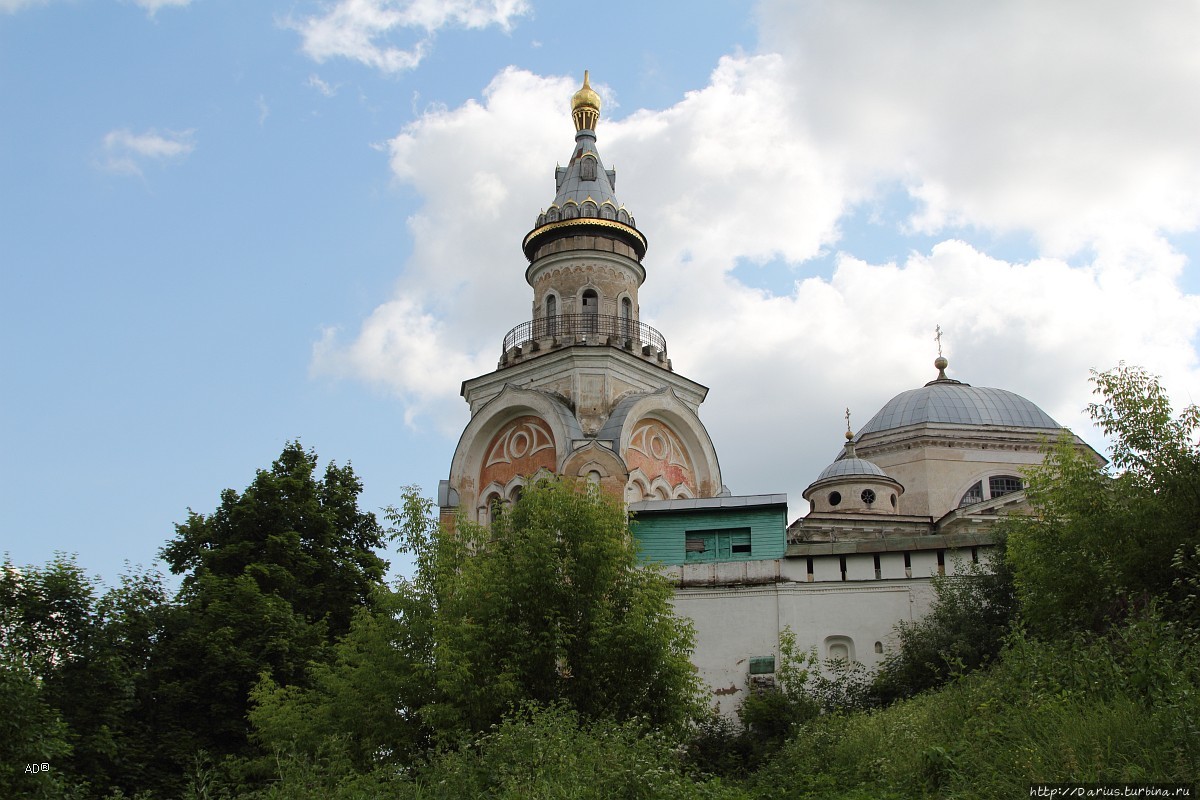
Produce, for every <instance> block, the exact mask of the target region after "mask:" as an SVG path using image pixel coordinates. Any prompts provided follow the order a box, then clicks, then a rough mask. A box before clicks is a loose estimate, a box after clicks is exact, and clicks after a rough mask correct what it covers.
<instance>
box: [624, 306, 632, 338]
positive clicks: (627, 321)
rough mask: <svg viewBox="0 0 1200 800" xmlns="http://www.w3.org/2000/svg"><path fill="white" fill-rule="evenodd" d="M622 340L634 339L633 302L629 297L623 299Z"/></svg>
mask: <svg viewBox="0 0 1200 800" xmlns="http://www.w3.org/2000/svg"><path fill="white" fill-rule="evenodd" d="M621 338H623V339H632V338H633V301H632V300H630V299H629V298H628V297H622V298H621Z"/></svg>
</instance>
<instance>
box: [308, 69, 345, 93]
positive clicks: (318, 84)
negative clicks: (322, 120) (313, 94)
mask: <svg viewBox="0 0 1200 800" xmlns="http://www.w3.org/2000/svg"><path fill="white" fill-rule="evenodd" d="M305 85H306V86H309V87H311V88H313V89H316V90H317V91H318V92H320V93H321V94H323V95H325V96H326V97H333V96H334V95H336V94H337V93H338V86H331V85H330V84H328V83H326V82H325V81H323V80H321V78H320V76H318V75H317V74H316V73H313V74H312V75H309V76H308V80H307V81H305Z"/></svg>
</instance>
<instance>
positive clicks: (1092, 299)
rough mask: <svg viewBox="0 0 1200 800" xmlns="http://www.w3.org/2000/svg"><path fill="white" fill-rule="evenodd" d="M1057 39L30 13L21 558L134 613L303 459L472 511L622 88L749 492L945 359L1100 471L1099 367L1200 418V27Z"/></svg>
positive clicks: (666, 244) (969, 26)
mask: <svg viewBox="0 0 1200 800" xmlns="http://www.w3.org/2000/svg"><path fill="white" fill-rule="evenodd" d="M1046 5H1049V4H1046ZM1053 5H1054V7H1053V8H1048V7H1046V8H1043V7H1042V4H1025V3H1007V2H1001V3H936V2H929V3H917V4H912V5H911V6H906V7H905V8H904V9H903V11H901V10H900V9H898V8H892V7H891V6H890V5H883V4H873V3H867V2H841V3H789V2H782V1H780V2H763V3H759V4H750V3H735V2H709V3H703V4H666V3H661V4H660V3H622V2H614V3H605V4H602V5H595V4H593V5H583V6H580V5H576V4H565V3H553V4H551V3H540V2H535V1H534V0H529V2H525V1H524V0H494V1H493V2H483V1H482V0H416V2H395V1H393V0H339V1H336V2H334V1H330V2H303V1H300V2H287V3H275V2H255V3H245V2H231V1H228V0H190V2H188V0H174V2H163V0H138V1H137V2H133V1H132V0H130V1H128V2H122V1H121V0H44V1H42V2H38V1H37V0H34V1H33V2H30V1H29V0H0V108H3V109H4V111H3V114H0V277H2V278H3V283H2V286H0V325H2V326H3V327H2V328H0V330H2V335H3V345H2V347H0V375H3V384H2V385H3V387H4V389H3V393H2V394H0V398H2V399H0V415H2V416H0V452H2V453H3V458H2V459H0V470H2V472H0V486H2V489H0V549H2V550H4V551H6V552H8V553H9V554H10V555H11V557H12V558H13V560H14V561H16V562H18V563H38V562H43V561H45V560H47V559H48V558H50V557H51V555H52V553H53V552H54V551H55V550H64V551H67V552H75V553H78V555H79V561H80V563H81V564H83V565H84V566H85V567H87V568H88V569H89V570H91V571H93V572H96V573H99V574H101V575H102V576H103V577H104V578H105V579H106V580H110V581H111V580H112V579H114V578H115V576H116V574H117V573H118V572H119V571H120V569H121V565H122V562H123V561H125V560H129V561H133V562H138V563H143V564H148V563H150V562H151V561H152V560H153V559H154V557H155V554H156V552H157V549H158V548H159V547H160V546H161V545H162V543H163V542H164V541H165V540H166V539H167V538H168V537H170V536H171V535H172V533H173V524H174V523H176V522H179V521H182V520H183V519H184V518H185V516H186V514H187V509H188V508H192V509H194V510H196V511H198V512H208V511H211V510H212V509H213V507H214V506H215V504H216V503H217V501H218V495H219V492H220V491H221V490H222V489H224V488H236V489H239V490H240V489H242V488H244V487H245V486H246V485H247V484H248V483H249V481H250V480H251V479H252V477H253V473H254V470H255V469H258V468H261V467H265V466H267V465H268V464H269V463H270V462H271V460H272V459H273V458H274V457H275V456H276V455H278V453H279V451H280V449H281V448H282V447H283V445H284V443H285V442H286V441H288V440H289V439H292V438H299V439H300V440H301V441H302V442H303V443H304V444H305V445H306V446H309V447H312V448H314V449H316V451H317V452H318V453H319V454H320V456H321V457H322V459H323V460H325V459H334V460H336V461H338V462H339V463H345V462H347V461H350V462H352V463H353V465H354V467H355V469H356V471H357V472H358V473H359V475H360V477H361V478H362V479H363V481H364V484H365V491H364V495H363V504H364V505H365V506H366V507H368V508H372V509H375V508H379V507H381V506H383V505H386V504H388V503H391V502H395V501H397V500H398V498H399V492H400V487H401V486H403V485H406V484H418V485H420V486H421V487H423V488H424V490H425V491H426V492H427V493H428V494H433V493H434V491H435V490H436V485H437V481H438V480H439V479H440V478H443V477H445V476H446V474H447V472H448V470H449V462H450V457H451V455H452V452H453V449H454V445H455V442H456V441H457V436H458V432H459V431H460V430H461V428H462V426H463V425H464V424H465V421H466V406H465V404H464V403H463V402H462V401H461V399H459V398H458V396H457V392H458V387H459V384H460V382H461V381H462V380H463V379H465V378H468V377H472V376H474V375H476V374H479V373H481V372H484V371H487V370H489V369H491V368H492V367H493V366H494V363H495V359H496V357H497V356H498V354H499V345H500V341H501V339H502V337H503V335H504V333H505V332H506V331H507V330H508V329H509V328H511V327H512V326H513V325H515V324H517V323H519V322H521V321H523V320H525V319H526V318H528V316H529V302H530V297H531V295H530V290H529V289H528V287H527V286H526V285H525V283H524V280H523V271H524V266H525V263H524V258H523V256H522V255H521V252H520V246H519V245H520V240H521V238H522V236H523V235H524V233H525V232H526V231H527V230H528V229H529V228H530V227H531V225H532V223H533V220H534V218H535V217H536V215H537V213H538V210H539V209H540V208H541V207H543V206H545V205H546V204H547V203H548V202H549V201H550V199H551V198H552V197H553V181H552V177H551V176H552V172H553V168H554V165H555V163H557V162H559V161H562V160H564V159H565V158H566V157H567V156H568V155H569V153H570V148H571V143H572V138H571V137H572V128H571V123H570V120H569V117H568V115H567V111H566V106H567V102H568V99H569V97H570V94H571V93H572V92H573V91H574V88H575V87H576V86H577V85H578V83H579V80H580V78H581V76H582V72H583V70H584V69H585V68H586V69H590V70H591V74H592V76H593V83H594V84H595V85H597V87H598V88H599V89H600V91H601V94H602V97H603V98H604V103H605V107H604V117H603V119H602V121H601V123H600V126H599V130H598V133H599V147H600V151H601V153H602V154H603V156H604V157H605V161H606V164H607V165H609V166H614V165H615V166H616V168H617V170H618V174H619V176H620V178H619V181H618V195H619V196H620V198H621V200H622V202H624V203H625V204H626V205H627V206H628V207H629V208H631V209H632V210H633V211H634V213H635V215H636V216H637V218H638V224H639V226H640V227H641V228H642V229H643V230H644V231H645V232H646V234H647V236H648V238H649V241H650V251H649V254H648V256H647V260H646V266H647V271H648V275H649V277H648V279H647V283H646V285H645V286H644V287H643V289H642V293H641V304H642V316H643V318H644V319H645V320H646V321H648V322H650V323H651V324H653V325H655V327H657V328H659V329H660V330H662V331H663V333H664V334H666V336H667V339H668V342H669V343H670V346H671V350H672V358H673V361H674V364H675V367H676V369H677V370H678V371H680V372H682V373H683V374H685V375H687V376H689V377H691V378H693V379H695V380H698V381H700V382H701V383H703V384H705V385H707V386H709V387H710V388H711V394H710V396H709V400H708V402H707V403H706V404H705V406H704V407H703V409H702V414H701V415H702V418H703V419H705V420H706V422H707V423H708V425H709V427H710V431H711V433H712V435H713V438H714V442H715V444H716V446H717V450H718V453H719V454H720V456H721V463H722V470H723V473H724V476H725V480H726V483H727V484H729V486H730V487H731V488H732V489H733V490H734V491H735V492H738V493H756V492H776V491H786V492H788V493H789V495H790V496H791V498H792V515H793V516H795V515H797V514H799V513H801V512H802V511H803V508H802V501H801V499H800V492H801V491H802V490H803V489H804V487H805V486H806V485H807V484H808V483H809V482H811V481H812V480H813V478H814V477H815V476H816V474H817V473H818V472H819V471H820V469H821V468H822V467H823V466H824V465H825V464H826V463H828V461H830V460H831V459H832V458H833V456H834V455H836V453H837V448H838V445H839V443H840V432H841V430H842V427H841V425H842V424H844V423H843V421H842V414H843V412H844V409H845V407H846V406H850V407H851V409H852V412H853V415H854V419H855V420H856V421H857V423H858V424H862V423H865V422H866V420H867V419H868V418H869V417H870V415H871V414H872V413H874V411H875V410H876V409H877V408H878V407H879V406H881V405H882V404H883V403H884V402H885V401H886V400H887V399H888V398H889V397H891V396H892V395H894V394H896V393H898V392H900V391H903V390H905V389H908V388H911V387H912V386H915V385H919V384H920V383H923V382H924V381H925V380H928V379H929V378H931V377H933V376H932V374H931V373H932V367H931V364H930V362H931V361H932V358H933V357H934V355H936V349H935V346H934V343H933V340H932V336H933V328H934V326H935V325H937V324H940V325H941V326H942V328H943V329H944V330H945V331H946V339H945V343H946V348H947V355H948V356H949V357H950V358H951V362H952V367H951V373H952V374H954V375H955V377H958V378H960V379H962V380H965V381H968V382H971V383H974V384H977V385H989V386H1000V387H1003V388H1008V389H1011V390H1013V391H1017V392H1019V393H1021V394H1023V395H1025V396H1027V397H1029V398H1030V399H1032V400H1034V402H1036V403H1038V404H1039V405H1041V406H1042V407H1043V408H1045V409H1046V410H1047V411H1048V412H1050V413H1051V414H1052V415H1053V416H1055V418H1056V419H1059V420H1060V421H1061V422H1063V423H1064V424H1066V425H1070V426H1071V427H1073V428H1075V429H1076V430H1077V431H1078V432H1080V433H1081V435H1084V436H1085V437H1087V438H1089V441H1092V442H1093V443H1094V444H1096V445H1097V446H1098V447H1099V446H1101V445H1102V442H1101V441H1100V439H1099V438H1098V437H1097V436H1096V435H1095V432H1094V431H1091V430H1090V428H1089V427H1088V426H1087V423H1086V420H1085V419H1084V418H1083V417H1082V416H1081V415H1080V410H1081V409H1082V408H1083V406H1084V405H1085V404H1086V403H1087V402H1088V400H1089V399H1090V398H1089V394H1088V384H1087V371H1088V369H1090V368H1100V369H1103V368H1107V367H1110V366H1113V365H1115V364H1116V363H1117V362H1118V361H1119V360H1122V359H1124V360H1126V361H1129V362H1132V363H1139V364H1144V365H1145V366H1147V367H1148V368H1150V369H1151V370H1153V371H1155V372H1157V373H1159V374H1162V375H1163V376H1164V379H1165V380H1166V381H1167V383H1168V385H1169V387H1170V388H1171V389H1172V392H1173V394H1174V396H1175V397H1176V398H1177V399H1179V400H1186V401H1195V400H1197V399H1198V398H1196V397H1195V396H1194V394H1195V392H1194V387H1196V386H1197V383H1196V378H1197V374H1198V364H1197V344H1198V341H1197V331H1198V330H1200V295H1198V294H1197V292H1200V280H1198V279H1197V274H1198V272H1197V266H1196V265H1197V259H1198V258H1200V236H1198V235H1197V230H1198V229H1200V189H1198V187H1200V145H1197V143H1196V137H1195V131H1196V130H1200V102H1198V101H1197V98H1198V97H1200V66H1198V65H1197V62H1196V60H1195V58H1194V55H1192V51H1193V44H1192V43H1191V41H1190V39H1189V38H1188V36H1187V32H1188V31H1194V30H1196V29H1197V25H1198V24H1200V11H1198V10H1197V7H1196V6H1195V4H1194V3H1183V2H1181V3H1175V4H1172V3H1164V4H1161V5H1157V4H1156V5H1155V6H1154V7H1153V8H1147V9H1131V8H1130V7H1129V6H1128V5H1127V4H1122V3H1112V4H1104V3H1101V4H1096V3H1090V2H1089V3H1084V2H1080V3H1062V4H1053ZM747 409H753V413H746V410H747Z"/></svg>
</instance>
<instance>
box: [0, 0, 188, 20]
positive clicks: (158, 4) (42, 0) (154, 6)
mask: <svg viewBox="0 0 1200 800" xmlns="http://www.w3.org/2000/svg"><path fill="white" fill-rule="evenodd" d="M49 2H50V0H0V12H8V13H15V12H17V11H20V10H21V9H23V8H29V7H31V6H41V5H46V4H48V3H49ZM191 2H192V0H133V3H134V5H136V6H139V7H141V8H144V9H146V11H147V12H148V13H149V15H150V16H151V17H153V16H154V15H155V14H156V13H158V10H159V9H160V8H166V7H175V8H182V7H183V6H186V5H188V4H190V3H191Z"/></svg>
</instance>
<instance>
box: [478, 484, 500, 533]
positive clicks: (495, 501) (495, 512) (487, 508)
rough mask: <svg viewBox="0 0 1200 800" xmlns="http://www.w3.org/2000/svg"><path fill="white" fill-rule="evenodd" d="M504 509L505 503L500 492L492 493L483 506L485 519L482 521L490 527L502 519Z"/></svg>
mask: <svg viewBox="0 0 1200 800" xmlns="http://www.w3.org/2000/svg"><path fill="white" fill-rule="evenodd" d="M503 507H504V501H503V500H502V499H501V498H500V494H499V492H492V493H491V494H489V495H488V496H487V500H485V501H484V504H483V514H482V515H481V516H483V517H484V519H482V520H481V522H483V523H484V524H485V525H490V524H491V523H493V522H495V521H496V520H497V519H499V518H500V509H501V508H503Z"/></svg>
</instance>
